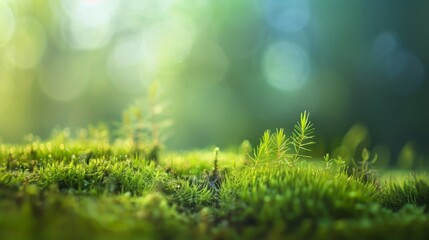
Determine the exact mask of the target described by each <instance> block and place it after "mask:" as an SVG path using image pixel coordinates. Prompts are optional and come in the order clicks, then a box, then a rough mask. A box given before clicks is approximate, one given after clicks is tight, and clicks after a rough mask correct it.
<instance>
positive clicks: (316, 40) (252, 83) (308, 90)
mask: <svg viewBox="0 0 429 240" xmlns="http://www.w3.org/2000/svg"><path fill="white" fill-rule="evenodd" d="M428 12H429V2H427V1H392V0H380V1H372V0H350V1H340V0H325V1H309V0H234V1H229V0H157V1H152V0H126V1H125V0H123V1H120V0H50V1H49V0H19V1H16V0H0V138H1V139H2V140H1V141H3V142H21V141H23V136H24V135H25V134H27V133H34V134H37V135H39V136H41V137H42V138H46V137H47V136H49V135H50V133H51V130H52V129H53V128H55V127H58V126H59V127H70V128H72V129H73V128H77V127H85V126H87V125H89V124H97V123H100V122H104V123H107V124H109V126H111V127H112V126H113V125H112V123H114V122H119V121H120V120H121V116H122V115H121V114H122V111H123V110H124V109H126V108H127V107H128V106H129V105H130V104H133V103H134V102H135V101H136V99H139V98H145V97H146V95H147V92H148V91H147V88H148V86H149V85H150V84H151V82H153V81H157V82H159V86H160V96H161V97H160V98H162V99H163V101H166V102H168V104H169V105H168V106H169V107H168V110H167V113H168V115H169V116H170V118H171V119H173V121H174V128H172V133H173V135H172V137H170V139H169V140H168V142H167V146H168V147H169V148H171V149H190V148H197V147H205V146H211V145H218V146H221V147H228V146H238V145H239V144H240V143H241V141H242V140H243V139H249V140H250V141H251V142H252V143H256V141H257V140H258V138H259V137H260V136H261V135H262V133H263V131H264V130H265V129H275V128H280V127H284V128H287V129H291V127H292V125H293V124H294V122H295V121H296V120H297V119H298V118H299V113H300V112H302V111H304V110H307V111H309V112H310V113H311V116H310V118H311V119H312V120H313V122H314V123H315V126H316V129H317V132H316V134H317V139H316V140H317V141H318V142H319V145H318V149H320V152H323V151H326V150H327V149H329V148H331V147H332V146H333V145H335V144H338V143H340V142H341V139H342V137H343V136H344V134H346V132H347V131H348V130H349V129H350V128H351V127H352V126H353V125H354V124H356V123H360V124H361V125H358V128H359V126H360V127H361V128H360V130H359V131H357V130H356V128H355V131H357V132H358V133H359V132H360V133H362V131H363V132H365V131H367V133H368V134H369V135H370V136H371V139H370V144H372V145H373V146H376V147H378V148H380V149H382V151H384V152H385V153H386V154H388V156H391V158H392V159H396V158H397V156H398V155H401V153H402V154H403V151H404V147H405V148H407V147H408V148H411V147H412V148H415V149H417V150H418V151H420V152H426V153H428V151H429V150H428V149H429V148H428V135H429V127H428V126H427V124H428V123H429V110H428V109H429V108H428V106H427V105H428V103H429V94H428V90H429V89H428V81H427V78H428V77H427V76H428V71H429V65H428V63H429V51H428V48H427V44H428V42H429V28H428V27H427V26H426V20H427V13H428ZM362 126H366V127H362ZM349 133H350V132H349ZM410 146H411V147H410ZM393 161H394V160H393Z"/></svg>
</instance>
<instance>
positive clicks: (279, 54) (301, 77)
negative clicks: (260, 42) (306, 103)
mask: <svg viewBox="0 0 429 240" xmlns="http://www.w3.org/2000/svg"><path fill="white" fill-rule="evenodd" d="M262 73H263V75H264V77H265V80H266V81H267V82H268V83H269V84H270V85H271V86H273V87H275V88H277V89H280V90H284V91H294V90H297V89H299V88H300V87H301V86H302V85H303V84H304V83H305V82H306V81H307V79H308V76H309V74H310V61H309V58H308V55H307V53H306V52H305V51H304V50H303V49H302V48H301V47H300V46H298V45H296V44H293V43H290V42H286V41H281V42H277V43H273V44H271V45H269V46H268V47H267V49H266V50H265V52H264V55H263V58H262Z"/></svg>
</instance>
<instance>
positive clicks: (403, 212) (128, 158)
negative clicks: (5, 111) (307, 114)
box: [0, 138, 429, 239]
mask: <svg viewBox="0 0 429 240" xmlns="http://www.w3.org/2000/svg"><path fill="white" fill-rule="evenodd" d="M215 158H216V159H217V161H216V165H217V168H216V169H215V170H214V159H215ZM337 160H338V159H337ZM358 170H359V169H358ZM383 174H384V172H383ZM383 174H382V175H383ZM392 176H393V177H392ZM394 176H395V174H393V175H392V174H390V175H389V177H384V178H383V176H382V177H381V178H379V177H377V176H376V174H374V172H372V171H369V170H368V169H366V171H357V170H356V169H355V171H351V169H349V168H348V167H347V166H345V165H344V164H342V163H341V162H338V161H336V160H335V159H334V160H331V161H326V162H323V160H320V159H308V160H299V161H296V162H294V163H290V162H284V161H264V162H261V163H260V164H255V163H254V161H252V160H251V159H249V157H248V155H247V153H243V152H240V151H239V150H231V151H221V152H220V153H218V156H215V153H213V151H211V150H207V151H191V152H184V153H168V152H162V154H161V157H160V158H159V162H158V163H155V162H153V161H146V160H144V159H143V157H140V156H139V154H138V153H136V152H135V151H132V147H130V146H129V145H127V144H126V143H115V144H109V143H107V142H100V141H97V140H79V141H78V140H76V141H71V140H67V139H61V138H60V139H52V140H51V141H49V142H41V141H34V140H33V141H31V142H29V143H27V144H25V145H20V146H17V145H6V144H3V145H0V239H118V238H121V239H190V238H194V239H285V238H286V237H287V238H288V239H295V238H296V239H375V238H377V239H380V238H381V239H425V238H426V236H427V231H428V229H429V215H428V210H429V209H428V208H427V204H428V203H429V177H427V175H425V174H424V173H418V174H406V175H405V177H401V178H395V177H394ZM401 176H403V174H402V175H401Z"/></svg>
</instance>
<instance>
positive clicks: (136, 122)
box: [119, 83, 171, 163]
mask: <svg viewBox="0 0 429 240" xmlns="http://www.w3.org/2000/svg"><path fill="white" fill-rule="evenodd" d="M157 96H158V85H157V84H155V83H153V84H152V85H151V86H150V87H149V89H148V94H147V98H146V99H145V100H143V101H137V102H136V103H135V104H133V105H131V106H130V107H129V108H127V109H126V110H125V111H124V113H123V117H122V123H121V126H120V129H119V133H120V135H122V136H123V137H125V139H127V140H129V141H130V142H131V144H132V148H133V150H132V151H133V153H134V154H135V155H143V156H144V157H145V159H147V160H151V161H154V162H156V163H157V162H159V152H160V150H161V148H162V142H163V141H164V140H165V138H166V135H165V130H166V129H167V128H168V127H169V126H170V125H171V121H170V120H169V119H164V118H163V117H162V114H163V111H164V109H165V104H162V103H159V102H158V97H157Z"/></svg>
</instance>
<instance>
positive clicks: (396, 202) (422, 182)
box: [383, 174, 429, 213]
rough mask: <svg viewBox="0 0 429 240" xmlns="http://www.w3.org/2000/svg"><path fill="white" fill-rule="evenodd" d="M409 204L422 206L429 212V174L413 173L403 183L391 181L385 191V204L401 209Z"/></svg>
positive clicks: (391, 207)
mask: <svg viewBox="0 0 429 240" xmlns="http://www.w3.org/2000/svg"><path fill="white" fill-rule="evenodd" d="M408 204H413V205H416V206H421V207H423V208H424V210H425V212H426V213H429V176H428V175H427V174H413V175H411V176H409V177H407V178H406V179H405V180H404V181H403V182H402V183H397V182H395V181H389V182H388V184H387V186H386V188H385V189H384V192H383V205H384V206H386V207H388V208H390V209H393V210H399V209H401V208H403V207H404V206H406V205H408Z"/></svg>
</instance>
